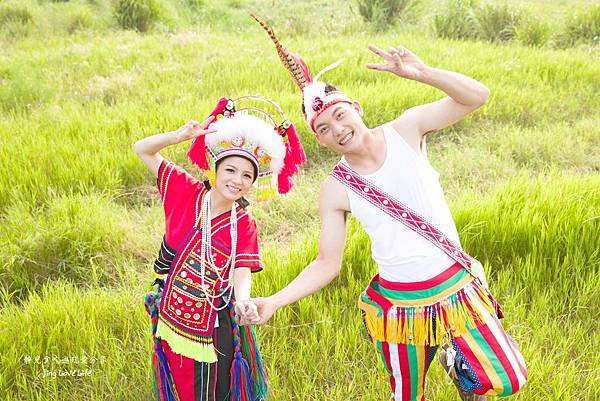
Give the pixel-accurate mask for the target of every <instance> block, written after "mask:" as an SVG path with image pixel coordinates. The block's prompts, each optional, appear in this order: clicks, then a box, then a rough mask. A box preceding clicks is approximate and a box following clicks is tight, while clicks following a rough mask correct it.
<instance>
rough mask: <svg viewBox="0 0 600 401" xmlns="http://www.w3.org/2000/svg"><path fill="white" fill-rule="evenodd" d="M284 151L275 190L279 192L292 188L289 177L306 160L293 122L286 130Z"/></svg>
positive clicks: (282, 192)
mask: <svg viewBox="0 0 600 401" xmlns="http://www.w3.org/2000/svg"><path fill="white" fill-rule="evenodd" d="M286 135H287V141H286V152H285V158H284V160H283V167H282V169H281V171H280V172H279V176H278V177H277V190H278V191H279V193H280V194H285V193H288V192H289V191H290V189H292V186H293V185H294V184H293V182H292V179H291V177H292V176H293V175H294V174H296V173H297V172H298V171H299V166H300V165H302V164H304V163H305V162H306V153H304V148H303V147H302V143H301V142H300V139H299V138H298V134H297V133H296V127H294V124H292V125H290V126H289V127H288V129H287V130H286Z"/></svg>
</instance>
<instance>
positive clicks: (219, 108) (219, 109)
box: [187, 97, 229, 170]
mask: <svg viewBox="0 0 600 401" xmlns="http://www.w3.org/2000/svg"><path fill="white" fill-rule="evenodd" d="M228 101H229V99H227V98H226V97H222V98H221V99H219V101H218V102H217V105H216V106H215V108H214V109H213V111H212V113H210V115H209V117H210V116H213V117H215V119H214V120H213V121H212V122H211V123H210V124H208V127H210V126H211V125H212V124H213V123H214V122H215V121H217V116H218V115H219V114H223V112H224V111H225V106H227V102H228ZM208 127H207V128H208ZM187 156H188V158H189V159H190V161H191V162H192V163H194V164H195V165H196V166H198V167H199V168H200V169H201V170H208V169H210V165H209V164H208V159H207V158H206V143H205V139H204V135H201V136H199V137H197V138H196V139H194V142H192V144H191V146H190V149H189V150H188V153H187Z"/></svg>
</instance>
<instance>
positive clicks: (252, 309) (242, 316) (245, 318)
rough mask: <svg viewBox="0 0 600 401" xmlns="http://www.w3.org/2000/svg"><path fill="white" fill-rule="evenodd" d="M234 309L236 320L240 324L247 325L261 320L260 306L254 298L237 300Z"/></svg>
mask: <svg viewBox="0 0 600 401" xmlns="http://www.w3.org/2000/svg"><path fill="white" fill-rule="evenodd" d="M234 310H235V317H236V322H237V324H239V325H242V326H247V325H250V324H254V323H255V321H258V320H259V316H258V308H257V307H256V304H255V303H254V302H253V301H252V300H249V299H248V300H245V301H236V302H235V306H234Z"/></svg>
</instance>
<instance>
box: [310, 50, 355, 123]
mask: <svg viewBox="0 0 600 401" xmlns="http://www.w3.org/2000/svg"><path fill="white" fill-rule="evenodd" d="M343 61H344V59H341V60H338V61H336V62H335V63H332V64H330V65H328V66H327V67H325V68H323V69H322V70H321V71H319V72H318V73H317V75H315V77H314V79H313V80H312V82H311V83H309V84H307V85H306V86H304V88H303V89H302V95H303V102H304V112H305V113H306V115H305V117H306V122H308V125H310V128H311V129H312V130H313V131H314V130H315V127H314V122H315V120H316V119H317V117H318V116H319V115H320V114H321V113H322V112H324V111H325V110H326V109H327V108H329V107H330V106H332V105H334V104H336V103H339V102H345V103H352V100H350V98H349V97H348V96H346V94H344V93H343V92H340V91H333V92H329V93H325V88H326V87H327V84H326V83H325V82H321V81H318V79H319V77H321V75H323V74H324V73H325V72H327V71H329V70H332V69H334V68H336V67H337V66H338V65H340V64H341V63H342V62H343Z"/></svg>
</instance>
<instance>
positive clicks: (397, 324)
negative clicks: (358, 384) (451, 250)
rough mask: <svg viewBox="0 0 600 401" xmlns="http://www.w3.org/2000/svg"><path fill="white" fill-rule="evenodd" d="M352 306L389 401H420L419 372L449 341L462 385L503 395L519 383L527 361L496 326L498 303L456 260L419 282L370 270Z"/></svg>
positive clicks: (422, 373)
mask: <svg viewBox="0 0 600 401" xmlns="http://www.w3.org/2000/svg"><path fill="white" fill-rule="evenodd" d="M358 304H359V308H360V309H361V310H362V311H363V318H364V322H365V326H366V328H367V331H368V333H369V336H370V338H371V340H372V342H373V344H374V345H375V346H376V348H377V350H378V352H379V353H380V355H381V357H382V360H383V363H384V364H385V367H386V369H387V370H388V372H389V374H390V383H391V387H392V392H393V394H394V400H395V401H412V400H414V401H421V400H423V401H424V400H425V398H424V388H425V376H426V373H427V370H428V369H429V365H430V363H431V361H432V360H433V358H434V356H435V354H436V351H437V348H438V346H439V345H440V344H442V343H443V342H448V343H449V344H450V345H451V346H452V349H451V350H449V354H450V355H451V356H452V363H453V364H454V367H455V371H456V373H457V374H458V379H459V381H460V383H461V386H462V387H463V388H464V389H465V390H467V391H470V392H473V393H476V394H485V395H499V396H506V395H510V394H513V393H515V392H516V391H518V390H519V389H520V388H522V387H523V385H524V384H525V381H526V378H527V370H526V367H525V363H524V361H523V357H522V356H521V353H520V350H519V348H518V346H517V345H516V343H515V342H514V341H513V340H512V338H511V337H510V336H509V335H508V334H507V333H506V332H505V331H504V329H503V328H502V325H501V323H500V321H499V318H501V317H502V312H501V309H500V306H499V305H498V303H497V302H496V301H495V299H494V297H493V296H492V295H491V293H490V292H489V290H488V289H487V288H486V287H485V286H484V285H483V284H482V283H481V281H480V280H479V279H478V278H474V277H473V276H471V275H470V274H469V273H468V272H467V271H466V270H465V269H464V268H462V267H461V266H460V265H459V264H454V265H453V266H451V267H449V268H448V269H447V270H445V271H444V272H442V273H441V274H439V275H438V276H436V277H433V278H431V279H429V280H426V281H421V282H412V283H396V282H389V281H386V280H383V279H381V278H380V277H379V276H375V278H373V280H372V281H371V283H370V284H369V286H368V287H367V289H366V290H365V291H364V292H363V294H362V295H361V297H360V299H359V303H358Z"/></svg>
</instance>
